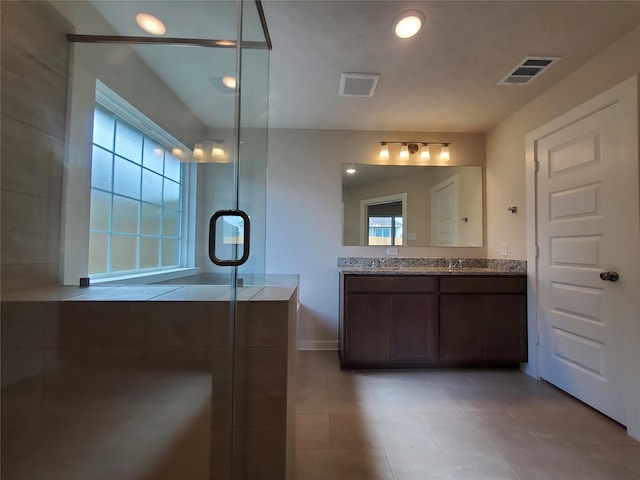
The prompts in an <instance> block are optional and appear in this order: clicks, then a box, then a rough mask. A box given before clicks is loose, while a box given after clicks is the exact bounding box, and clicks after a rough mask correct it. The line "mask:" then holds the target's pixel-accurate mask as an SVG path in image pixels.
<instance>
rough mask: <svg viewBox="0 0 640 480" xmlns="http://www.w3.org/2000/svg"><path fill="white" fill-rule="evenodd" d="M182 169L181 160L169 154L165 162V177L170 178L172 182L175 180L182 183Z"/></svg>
mask: <svg viewBox="0 0 640 480" xmlns="http://www.w3.org/2000/svg"><path fill="white" fill-rule="evenodd" d="M181 168H182V164H181V163H180V160H178V159H177V158H176V157H174V156H173V155H172V154H171V153H169V152H167V154H166V158H165V161H164V176H165V177H169V178H170V179H171V180H175V181H176V182H179V181H180V179H181V178H180V170H181Z"/></svg>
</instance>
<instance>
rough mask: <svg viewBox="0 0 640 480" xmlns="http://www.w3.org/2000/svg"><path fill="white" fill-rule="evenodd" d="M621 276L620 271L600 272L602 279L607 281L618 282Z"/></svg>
mask: <svg viewBox="0 0 640 480" xmlns="http://www.w3.org/2000/svg"><path fill="white" fill-rule="evenodd" d="M619 278H620V275H618V272H602V273H601V274H600V280H604V281H605V282H617V281H618V279H619Z"/></svg>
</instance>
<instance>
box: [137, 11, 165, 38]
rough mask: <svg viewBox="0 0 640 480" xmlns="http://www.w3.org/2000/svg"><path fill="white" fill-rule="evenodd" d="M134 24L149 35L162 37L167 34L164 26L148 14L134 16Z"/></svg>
mask: <svg viewBox="0 0 640 480" xmlns="http://www.w3.org/2000/svg"><path fill="white" fill-rule="evenodd" d="M136 23H137V24H138V26H139V27H140V28H141V29H143V30H144V31H145V32H147V33H150V34H151V35H164V34H165V33H166V32H167V27H165V26H164V23H162V21H161V20H160V19H159V18H157V17H154V16H153V15H151V14H149V13H142V12H140V13H138V14H137V15H136Z"/></svg>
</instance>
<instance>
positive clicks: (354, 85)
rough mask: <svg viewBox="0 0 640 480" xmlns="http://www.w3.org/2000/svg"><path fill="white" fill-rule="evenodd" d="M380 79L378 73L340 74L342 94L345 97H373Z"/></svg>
mask: <svg viewBox="0 0 640 480" xmlns="http://www.w3.org/2000/svg"><path fill="white" fill-rule="evenodd" d="M378 80H380V75H379V74H377V73H342V74H340V91H339V93H340V95H341V96H343V97H371V96H372V95H373V92H374V91H375V90H376V86H377V85H378Z"/></svg>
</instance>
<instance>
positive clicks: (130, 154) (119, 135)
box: [115, 121, 142, 163]
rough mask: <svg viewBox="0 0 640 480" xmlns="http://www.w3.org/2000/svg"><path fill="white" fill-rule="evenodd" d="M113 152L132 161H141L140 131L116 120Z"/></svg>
mask: <svg viewBox="0 0 640 480" xmlns="http://www.w3.org/2000/svg"><path fill="white" fill-rule="evenodd" d="M115 153H116V154H117V155H120V156H121V157H124V158H126V159H127V160H131V161H132V162H136V163H142V133H140V132H139V131H138V130H136V129H135V128H132V127H130V126H129V125H127V124H126V123H124V122H122V121H118V122H117V125H116V148H115Z"/></svg>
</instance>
